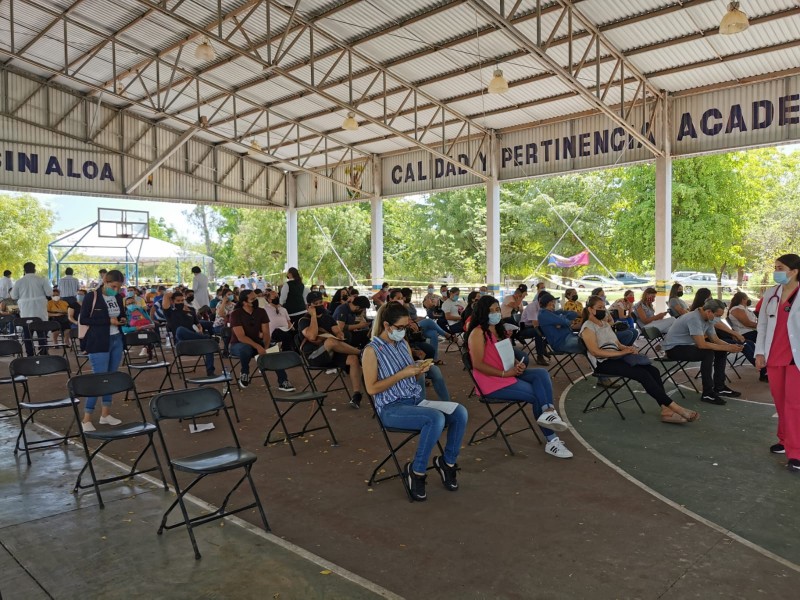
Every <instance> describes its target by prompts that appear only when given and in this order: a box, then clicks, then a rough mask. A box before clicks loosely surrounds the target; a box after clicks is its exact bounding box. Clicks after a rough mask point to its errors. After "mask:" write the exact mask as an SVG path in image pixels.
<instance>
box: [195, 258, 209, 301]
mask: <svg viewBox="0 0 800 600" xmlns="http://www.w3.org/2000/svg"><path fill="white" fill-rule="evenodd" d="M192 273H194V278H193V279H192V290H194V302H193V303H192V305H193V306H194V307H195V309H197V310H199V309H201V308H203V307H204V306H210V305H211V298H210V297H209V295H208V277H206V276H205V275H204V274H203V272H202V271H201V270H200V267H192Z"/></svg>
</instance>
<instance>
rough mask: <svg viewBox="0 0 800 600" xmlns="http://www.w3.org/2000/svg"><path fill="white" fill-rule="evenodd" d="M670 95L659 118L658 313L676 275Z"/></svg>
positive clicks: (657, 160)
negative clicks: (672, 276)
mask: <svg viewBox="0 0 800 600" xmlns="http://www.w3.org/2000/svg"><path fill="white" fill-rule="evenodd" d="M670 104H671V103H670V102H669V98H668V97H667V95H666V94H665V95H664V101H663V102H662V103H661V115H660V118H659V125H660V138H661V147H662V148H663V151H664V153H663V154H662V155H661V156H657V157H656V215H655V217H656V289H657V290H658V296H657V297H656V312H661V311H664V310H666V306H667V293H668V292H669V285H670V280H671V275H672V154H671V151H670V134H669V131H670V129H669V125H670V124H669V111H670Z"/></svg>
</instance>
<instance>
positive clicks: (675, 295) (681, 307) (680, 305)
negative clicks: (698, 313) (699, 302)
mask: <svg viewBox="0 0 800 600" xmlns="http://www.w3.org/2000/svg"><path fill="white" fill-rule="evenodd" d="M681 296H683V286H682V285H681V284H680V283H673V284H672V287H671V288H670V290H669V300H668V303H667V306H668V311H669V314H670V315H672V316H673V317H675V318H676V319H677V318H678V317H680V316H681V315H685V314H686V313H687V312H689V305H688V304H686V301H685V300H683V299H682V298H681Z"/></svg>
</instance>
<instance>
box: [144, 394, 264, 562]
mask: <svg viewBox="0 0 800 600" xmlns="http://www.w3.org/2000/svg"><path fill="white" fill-rule="evenodd" d="M150 411H151V412H152V414H153V418H154V419H155V422H156V426H157V428H158V436H159V438H160V439H161V445H162V447H163V448H164V454H165V456H166V458H167V464H168V465H169V470H170V474H171V476H172V481H173V484H174V485H175V491H176V493H177V495H178V497H177V498H176V499H175V501H174V502H173V503H172V504H171V505H170V506H169V508H167V510H166V512H165V513H164V516H163V518H162V519H161V524H160V525H159V527H158V535H161V534H162V533H163V532H164V530H165V529H174V528H176V527H182V526H186V529H187V531H188V532H189V539H191V541H192V548H193V549H194V557H195V558H196V559H199V558H200V551H199V550H198V548H197V540H196V539H195V536H194V530H193V528H194V527H196V526H197V525H202V524H204V523H209V522H211V521H216V520H217V519H222V518H224V517H226V516H228V515H233V514H236V513H239V512H242V511H245V510H250V509H251V508H257V509H258V512H259V514H260V515H261V520H262V522H263V523H264V529H265V530H266V531H269V530H270V529H269V523H267V516H266V515H265V514H264V508H263V507H262V505H261V499H260V498H259V497H258V492H257V490H256V486H255V483H254V482H253V478H252V476H251V469H252V468H253V463H255V462H256V458H257V457H256V455H255V454H253V453H252V452H248V451H247V450H244V449H243V448H242V447H241V445H240V444H239V438H238V436H237V435H236V429H235V428H234V426H233V422H232V421H231V417H230V413H229V412H228V407H227V406H226V405H225V400H224V397H223V395H222V393H221V392H220V391H219V390H218V389H216V388H212V387H200V388H194V389H187V390H175V391H172V392H166V393H164V394H158V395H157V396H154V397H153V398H152V399H151V400H150ZM218 411H222V412H223V413H225V420H226V421H227V423H228V428H229V430H230V433H231V437H232V441H233V445H228V446H223V447H216V446H215V447H211V448H208V449H206V450H203V451H202V452H198V453H197V454H192V455H190V456H182V457H181V458H174V457H173V456H172V451H171V448H172V446H171V443H172V439H171V436H174V435H176V433H175V429H174V428H170V431H169V432H165V431H164V427H163V422H164V421H168V420H190V419H194V418H195V417H199V416H201V415H204V414H208V413H211V412H218ZM216 439H218V436H214V437H210V436H209V437H203V438H200V439H199V440H198V442H197V443H201V442H202V440H216ZM198 450H199V448H198ZM238 470H241V471H242V476H241V478H240V479H239V480H238V481H237V482H236V484H235V485H234V486H233V487H232V488H231V490H230V491H229V492H228V493H227V495H226V496H225V498H224V500H223V502H222V504H221V505H220V507H219V508H218V509H217V510H215V511H214V512H211V513H205V514H202V515H199V516H196V517H191V518H190V517H189V512H188V510H187V508H186V503H185V501H184V496H185V495H186V494H188V493H189V492H190V491H191V489H192V488H193V487H194V486H195V485H196V484H197V483H199V482H200V481H202V480H203V479H205V478H206V477H207V476H209V475H217V474H220V473H227V472H228V471H238ZM178 472H181V473H186V474H187V475H191V476H193V477H194V479H193V480H192V481H191V483H189V485H186V486H182V485H181V483H180V481H178ZM245 479H247V481H248V483H249V484H250V489H251V490H252V492H253V500H254V501H253V502H251V503H250V504H248V505H246V506H242V507H240V508H234V509H230V510H229V509H228V502H229V501H230V498H231V496H232V495H233V493H234V492H235V491H236V490H237V489H238V488H239V486H240V485H241V484H242V483H243V482H244V480H245ZM176 506H179V507H180V510H181V514H182V515H183V518H182V519H181V520H180V521H178V522H177V523H173V524H171V525H167V519H168V517H169V515H170V513H171V512H172V511H173V510H174V508H175V507H176Z"/></svg>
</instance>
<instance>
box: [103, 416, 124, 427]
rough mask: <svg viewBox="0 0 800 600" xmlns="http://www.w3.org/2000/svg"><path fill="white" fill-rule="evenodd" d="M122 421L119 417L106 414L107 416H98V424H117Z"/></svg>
mask: <svg viewBox="0 0 800 600" xmlns="http://www.w3.org/2000/svg"><path fill="white" fill-rule="evenodd" d="M120 423H122V421H120V420H119V419H116V418H114V417H112V416H111V415H108V416H107V417H100V425H119V424H120Z"/></svg>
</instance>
